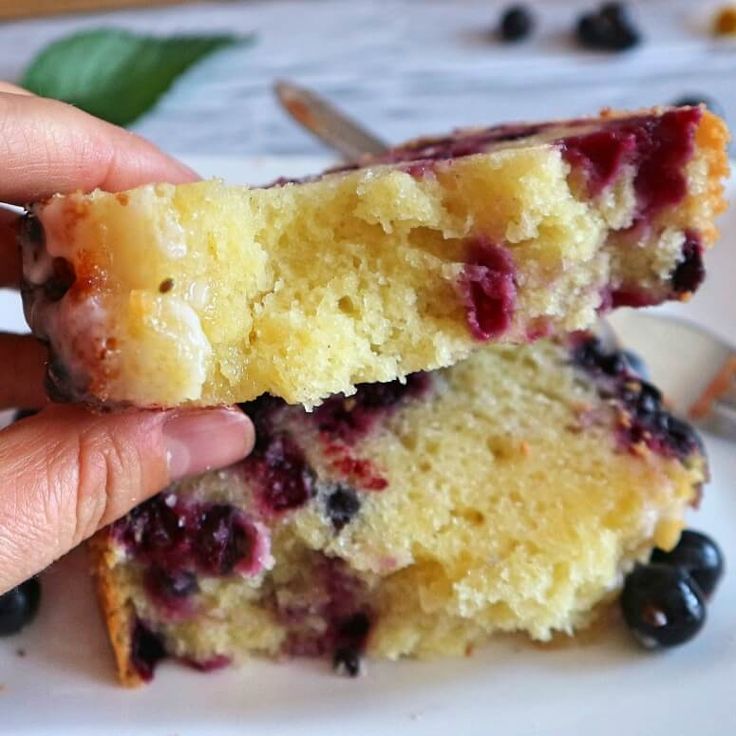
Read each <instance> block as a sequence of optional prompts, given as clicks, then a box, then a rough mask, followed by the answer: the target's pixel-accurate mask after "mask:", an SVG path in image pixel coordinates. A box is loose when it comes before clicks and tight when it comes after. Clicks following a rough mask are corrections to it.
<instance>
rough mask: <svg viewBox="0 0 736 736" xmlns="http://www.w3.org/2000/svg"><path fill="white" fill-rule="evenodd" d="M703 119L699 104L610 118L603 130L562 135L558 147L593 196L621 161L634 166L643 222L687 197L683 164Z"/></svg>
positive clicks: (612, 174) (615, 170)
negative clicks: (653, 113)
mask: <svg viewBox="0 0 736 736" xmlns="http://www.w3.org/2000/svg"><path fill="white" fill-rule="evenodd" d="M701 117H702V111H701V110H700V109H699V108H681V109H676V110H670V111H669V112H666V113H664V114H663V115H661V116H655V115H647V116H642V117H639V118H635V119H633V120H632V119H630V118H629V119H622V120H620V121H618V120H616V119H612V120H610V121H609V122H608V123H607V124H606V125H605V128H604V129H603V130H601V131H596V132H594V133H590V134H587V135H581V136H572V137H568V138H564V139H562V140H561V141H560V145H561V146H562V150H563V155H564V156H565V158H566V159H567V161H569V163H570V164H571V165H572V166H574V167H576V168H578V170H580V171H582V172H583V174H584V176H585V178H586V181H587V186H588V194H589V196H591V197H594V196H596V195H597V194H600V192H601V191H602V190H603V189H604V188H605V187H606V186H607V185H609V184H610V183H611V182H612V181H613V179H614V178H615V177H616V175H617V174H618V172H619V170H620V168H621V167H622V166H623V165H625V164H631V165H633V166H634V167H635V169H636V174H635V176H634V190H635V192H636V197H637V218H636V219H637V222H641V221H642V220H646V219H650V218H651V217H652V216H653V215H655V214H656V213H657V212H659V210H661V209H662V208H663V207H666V206H669V205H675V204H678V203H679V202H681V201H682V199H683V198H684V197H685V194H686V193H687V180H686V178H685V164H686V163H687V162H688V160H689V159H690V156H691V155H692V152H693V144H694V140H695V131H696V130H697V127H698V124H699V122H700V118H701ZM635 225H636V224H635ZM635 225H634V226H635Z"/></svg>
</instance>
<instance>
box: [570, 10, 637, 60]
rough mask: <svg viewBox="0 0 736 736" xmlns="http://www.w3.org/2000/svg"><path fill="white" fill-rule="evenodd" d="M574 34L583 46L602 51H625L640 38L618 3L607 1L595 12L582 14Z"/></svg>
mask: <svg viewBox="0 0 736 736" xmlns="http://www.w3.org/2000/svg"><path fill="white" fill-rule="evenodd" d="M576 34H577V38H578V41H579V42H580V43H581V44H582V45H583V46H585V47H587V48H590V49H595V50H603V51H625V50H626V49H630V48H633V47H634V46H636V45H637V44H638V43H639V41H640V40H641V38H640V36H639V32H638V31H637V30H636V28H635V27H634V25H633V24H632V23H631V21H630V19H629V18H628V15H627V14H626V12H625V10H624V8H623V7H622V6H621V4H620V3H607V4H606V5H604V6H603V7H602V8H601V10H600V11H599V12H597V13H585V14H584V15H582V16H581V17H580V18H579V19H578V23H577V28H576Z"/></svg>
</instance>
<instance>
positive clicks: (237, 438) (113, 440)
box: [0, 406, 253, 593]
mask: <svg viewBox="0 0 736 736" xmlns="http://www.w3.org/2000/svg"><path fill="white" fill-rule="evenodd" d="M252 447H253V426H252V424H251V423H250V420H249V419H248V418H247V417H246V416H245V415H244V414H243V413H242V412H240V411H239V410H237V409H227V408H219V409H202V410H189V411H182V412H177V411H170V412H135V413H127V414H107V415H99V414H92V413H89V412H87V411H85V410H84V409H82V408H80V407H72V406H49V407H47V408H46V409H44V410H43V411H42V412H41V413H39V414H37V415H35V416H33V417H30V418H28V419H24V420H22V421H20V422H17V423H15V424H13V425H11V426H10V427H7V428H6V429H4V430H3V431H2V432H0V477H2V479H3V482H2V488H1V489H0V593H2V592H3V591H5V590H8V589H9V588H11V587H13V586H15V585H17V584H18V583H20V582H22V581H23V580H25V579H27V578H28V577H30V576H31V575H33V574H35V573H37V572H39V571H40V570H42V569H43V568H44V567H46V566H47V565H48V564H49V563H51V562H52V561H53V560H55V559H56V558H57V557H59V556H61V555H62V554H64V553H65V552H67V551H68V550H70V549H71V548H72V547H74V546H76V545H77V544H79V542H81V541H82V540H84V539H86V538H87V537H89V536H91V535H92V534H94V532H95V531H96V530H97V529H99V528H101V527H103V526H105V525H106V524H109V523H110V522H112V521H114V520H115V519H117V518H119V517H120V516H122V515H123V514H125V513H126V512H127V511H129V510H130V509H131V508H132V507H133V506H135V505H137V504H138V503H140V502H141V501H143V500H144V499H146V498H148V497H149V496H152V495H153V494H155V493H156V492H158V491H160V490H161V489H163V488H164V487H165V486H166V485H168V484H169V483H170V482H171V481H173V480H176V479H178V478H181V477H183V476H185V475H190V474H196V473H201V472H203V471H205V470H208V469H210V468H216V467H224V466H226V465H230V464H232V463H234V462H236V461H237V460H240V459H241V458H243V457H244V456H245V455H247V454H248V453H249V452H250V450H251V448H252Z"/></svg>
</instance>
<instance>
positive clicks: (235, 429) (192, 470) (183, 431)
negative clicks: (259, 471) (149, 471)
mask: <svg viewBox="0 0 736 736" xmlns="http://www.w3.org/2000/svg"><path fill="white" fill-rule="evenodd" d="M163 437H164V447H165V449H166V460H167V462H168V465H169V474H170V476H171V480H179V479H180V478H183V477H185V476H187V475H196V474H198V473H204V472H206V471H207V470H212V469H214V468H224V467H226V466H228V465H232V463H234V462H237V461H238V460H241V459H242V458H244V457H245V456H246V455H247V454H248V453H249V452H250V451H251V449H252V447H253V425H252V424H251V422H250V419H248V417H246V416H245V414H243V412H241V411H239V410H238V409H226V408H222V409H192V410H189V411H186V410H185V411H181V412H179V413H177V414H174V415H173V416H171V417H170V418H169V419H167V420H166V423H165V424H164V427H163Z"/></svg>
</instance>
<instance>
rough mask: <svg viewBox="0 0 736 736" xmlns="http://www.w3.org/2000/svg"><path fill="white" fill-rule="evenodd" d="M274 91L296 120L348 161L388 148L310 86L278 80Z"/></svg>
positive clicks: (378, 152)
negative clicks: (307, 87)
mask: <svg viewBox="0 0 736 736" xmlns="http://www.w3.org/2000/svg"><path fill="white" fill-rule="evenodd" d="M274 91H275V92H276V96H277V97H278V99H279V102H281V104H282V106H283V107H284V109H285V110H286V111H287V112H288V113H289V115H291V117H292V118H294V120H296V122H297V123H299V124H300V125H301V126H302V127H304V128H306V129H307V130H308V131H309V132H310V133H312V134H313V135H315V136H316V137H317V138H319V139H320V140H321V141H323V142H325V143H326V144H327V145H328V146H330V148H333V149H335V150H337V151H339V152H340V153H341V154H342V155H343V157H344V158H345V159H346V160H347V161H355V160H357V159H359V158H360V157H361V156H364V155H365V154H369V155H377V154H381V153H383V152H384V151H385V150H386V149H387V148H388V146H387V145H386V143H384V141H382V140H381V139H380V138H378V137H377V136H375V135H373V134H372V133H370V132H368V131H367V130H365V128H363V127H362V126H360V125H359V124H358V123H356V122H355V121H354V120H351V119H350V118H349V117H347V116H346V115H345V114H344V113H343V112H341V111H339V110H338V109H337V108H335V107H333V105H331V104H330V103H329V102H327V100H325V99H323V98H322V97H320V96H319V95H317V94H316V93H314V92H312V91H311V90H308V89H305V88H304V87H299V86H297V85H296V84H292V83H291V82H285V81H279V82H276V84H275V85H274Z"/></svg>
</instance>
